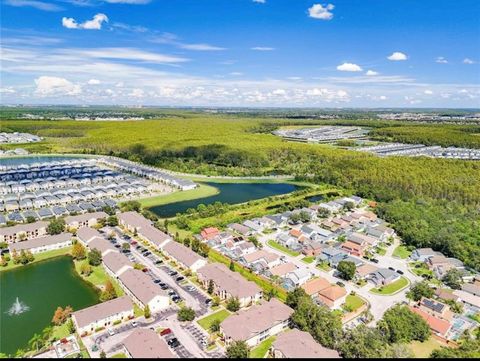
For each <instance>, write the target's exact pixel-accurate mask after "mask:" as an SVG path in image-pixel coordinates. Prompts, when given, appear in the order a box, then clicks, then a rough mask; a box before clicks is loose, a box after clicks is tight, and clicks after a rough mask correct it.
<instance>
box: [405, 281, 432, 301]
mask: <svg viewBox="0 0 480 361" xmlns="http://www.w3.org/2000/svg"><path fill="white" fill-rule="evenodd" d="M433 294H434V290H433V288H432V287H430V285H429V284H428V282H426V281H422V282H417V283H415V284H414V285H413V286H412V287H411V288H410V291H408V293H407V297H408V298H409V299H411V300H414V301H420V299H421V298H422V297H426V298H431V297H432V296H433Z"/></svg>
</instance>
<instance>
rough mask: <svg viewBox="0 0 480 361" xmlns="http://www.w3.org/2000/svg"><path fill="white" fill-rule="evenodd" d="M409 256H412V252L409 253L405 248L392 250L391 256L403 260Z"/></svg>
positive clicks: (399, 247) (400, 247)
mask: <svg viewBox="0 0 480 361" xmlns="http://www.w3.org/2000/svg"><path fill="white" fill-rule="evenodd" d="M411 254H412V251H409V250H408V249H407V247H405V246H398V247H397V248H395V249H394V251H393V254H392V256H393V257H398V258H401V259H405V258H408V257H410V255H411Z"/></svg>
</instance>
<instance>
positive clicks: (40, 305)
mask: <svg viewBox="0 0 480 361" xmlns="http://www.w3.org/2000/svg"><path fill="white" fill-rule="evenodd" d="M17 297H18V300H19V301H20V302H21V303H22V304H23V305H25V306H26V307H28V310H27V311H25V312H23V313H21V314H17V315H10V314H9V310H10V308H11V307H12V305H13V304H14V303H15V301H16V298H17ZM98 302H99V301H98V294H97V291H96V289H95V288H94V287H93V286H92V285H90V284H89V283H87V282H85V281H84V280H83V279H82V278H81V277H80V276H79V275H78V274H77V273H76V272H75V269H74V264H73V261H72V259H71V257H68V256H60V257H55V258H52V259H49V260H46V261H42V262H38V263H34V264H31V265H27V266H23V267H20V268H16V269H14V270H11V271H5V272H0V312H1V313H0V352H2V353H7V354H8V353H12V354H14V353H15V352H16V351H17V349H19V348H24V347H26V346H27V345H28V341H29V340H30V339H31V338H32V336H33V335H34V334H35V333H41V331H42V330H43V329H44V328H45V327H46V326H48V325H50V322H51V320H52V316H53V313H54V312H55V310H56V309H57V307H58V306H60V307H63V308H64V307H65V306H68V305H69V306H71V307H72V308H73V310H74V311H76V310H79V309H82V308H85V307H88V306H91V305H94V304H96V303H98Z"/></svg>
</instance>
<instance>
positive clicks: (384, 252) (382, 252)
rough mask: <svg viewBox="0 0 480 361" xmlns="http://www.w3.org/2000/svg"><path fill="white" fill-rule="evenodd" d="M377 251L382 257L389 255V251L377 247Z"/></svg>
mask: <svg viewBox="0 0 480 361" xmlns="http://www.w3.org/2000/svg"><path fill="white" fill-rule="evenodd" d="M376 251H377V253H378V254H379V255H380V256H385V254H386V253H387V250H386V249H385V248H382V247H377V249H376Z"/></svg>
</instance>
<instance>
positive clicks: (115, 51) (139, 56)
mask: <svg viewBox="0 0 480 361" xmlns="http://www.w3.org/2000/svg"><path fill="white" fill-rule="evenodd" d="M65 52H68V53H69V54H71V55H79V56H86V57H89V58H97V59H123V60H136V61H141V62H146V63H181V62H185V61H188V59H186V58H180V57H176V56H172V55H164V54H158V53H152V52H148V51H143V50H140V49H136V48H94V49H78V50H73V49H70V50H68V49H66V50H65Z"/></svg>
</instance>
